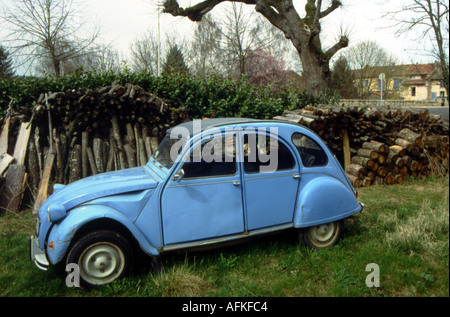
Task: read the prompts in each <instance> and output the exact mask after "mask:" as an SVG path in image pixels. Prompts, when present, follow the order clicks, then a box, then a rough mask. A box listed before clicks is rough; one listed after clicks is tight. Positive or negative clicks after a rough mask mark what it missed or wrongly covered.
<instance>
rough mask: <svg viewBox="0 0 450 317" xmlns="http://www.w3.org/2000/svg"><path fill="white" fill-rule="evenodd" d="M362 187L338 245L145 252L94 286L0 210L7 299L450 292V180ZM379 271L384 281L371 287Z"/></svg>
mask: <svg viewBox="0 0 450 317" xmlns="http://www.w3.org/2000/svg"><path fill="white" fill-rule="evenodd" d="M358 191H359V200H360V201H362V202H363V203H364V204H365V205H366V207H365V209H364V211H363V213H362V214H361V215H360V216H359V217H358V218H357V219H355V220H353V221H351V222H349V223H348V224H347V226H346V229H345V232H344V234H343V237H342V240H341V241H340V243H339V244H338V245H337V246H335V247H333V248H330V249H327V250H320V251H315V250H310V249H308V248H306V247H304V246H301V245H299V244H298V240H297V235H296V232H295V231H286V232H284V233H281V234H277V235H273V236H268V237H263V238H260V239H256V240H253V241H250V242H246V243H243V244H240V245H236V246H230V247H224V248H220V249H216V250H211V251H202V252H191V253H187V254H185V253H173V254H168V255H165V256H164V257H163V258H162V262H163V265H164V270H163V272H162V273H155V272H154V271H153V270H152V268H151V266H150V265H149V263H150V260H149V259H148V258H146V257H143V258H142V259H140V261H139V265H138V266H137V267H136V268H135V269H134V271H133V272H132V274H131V276H129V277H127V278H125V279H123V280H119V281H116V282H114V283H113V284H111V285H108V286H106V287H103V288H100V289H95V290H91V291H86V290H82V289H77V288H69V287H67V286H66V284H65V277H66V275H65V274H64V272H63V270H62V268H60V267H57V268H50V269H49V271H47V272H44V271H41V270H39V269H38V268H37V267H35V265H34V263H32V262H31V261H30V260H29V249H28V248H29V246H28V239H29V237H30V235H31V234H32V233H33V231H34V224H35V222H34V217H33V216H31V215H30V211H26V212H23V214H21V215H14V214H7V215H4V216H0V265H1V270H0V297H20V296H31V297H34V296H64V297H75V296H76V297H78V296H89V297H95V296H152V297H162V296H164V297H172V296H188V297H191V296H192V297H196V296H202V297H211V296H225V297H237V296H238V297H241V296H242V297H243V296H265V297H305V296H315V297H323V296H333V297H334V296H336V297H344V296H345V297H347V296H358V297H366V296H367V297H370V296H377V297H411V296H415V297H417V296H419V297H431V296H438V297H443V296H445V297H448V296H449V178H448V177H446V178H438V179H427V180H413V181H408V182H406V183H404V184H402V185H393V186H386V185H381V186H371V187H367V188H360V189H359V190H358ZM368 265H369V266H368ZM374 267H375V268H377V269H378V270H377V269H373V268H374ZM376 273H379V279H378V280H379V286H378V287H376V286H373V287H368V286H367V284H366V280H368V281H369V282H370V281H375V279H374V276H375V275H376Z"/></svg>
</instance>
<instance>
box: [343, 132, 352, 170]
mask: <svg viewBox="0 0 450 317" xmlns="http://www.w3.org/2000/svg"><path fill="white" fill-rule="evenodd" d="M343 133H344V135H343V140H342V151H343V152H344V168H347V166H348V165H350V163H351V153H350V141H349V138H348V132H347V129H344V132H343Z"/></svg>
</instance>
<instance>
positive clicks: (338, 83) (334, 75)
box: [330, 56, 358, 99]
mask: <svg viewBox="0 0 450 317" xmlns="http://www.w3.org/2000/svg"><path fill="white" fill-rule="evenodd" d="M330 90H331V91H333V92H335V93H338V94H339V95H340V96H341V97H342V98H345V99H351V98H357V97H358V92H357V89H356V87H355V76H354V74H353V72H352V70H351V69H350V67H349V65H348V62H347V59H346V58H345V57H344V56H339V58H338V59H337V60H336V62H334V65H333V70H332V72H331V81H330Z"/></svg>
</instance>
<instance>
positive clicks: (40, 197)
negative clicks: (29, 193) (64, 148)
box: [33, 151, 55, 215]
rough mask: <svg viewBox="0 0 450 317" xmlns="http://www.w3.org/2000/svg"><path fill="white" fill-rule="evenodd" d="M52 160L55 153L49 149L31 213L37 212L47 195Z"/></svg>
mask: <svg viewBox="0 0 450 317" xmlns="http://www.w3.org/2000/svg"><path fill="white" fill-rule="evenodd" d="M54 160H55V153H53V151H50V152H49V153H48V154H47V157H46V159H45V164H44V172H43V174H42V178H41V181H40V183H39V189H38V194H37V196H36V198H35V201H34V204H33V215H36V214H37V212H38V210H39V207H41V205H42V203H43V202H44V201H45V200H46V199H47V197H48V186H49V182H50V174H51V171H52V167H53V162H54Z"/></svg>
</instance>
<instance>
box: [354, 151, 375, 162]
mask: <svg viewBox="0 0 450 317" xmlns="http://www.w3.org/2000/svg"><path fill="white" fill-rule="evenodd" d="M357 155H358V156H362V157H368V158H371V159H373V160H376V159H378V156H379V154H378V152H377V151H374V150H370V149H359V150H358V152H357Z"/></svg>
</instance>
